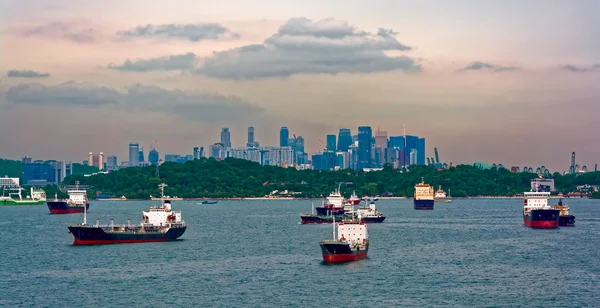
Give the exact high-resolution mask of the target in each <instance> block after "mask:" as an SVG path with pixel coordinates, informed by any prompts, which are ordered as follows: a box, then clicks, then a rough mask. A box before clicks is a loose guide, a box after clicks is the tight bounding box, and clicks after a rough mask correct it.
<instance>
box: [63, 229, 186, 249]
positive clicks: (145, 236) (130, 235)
mask: <svg viewBox="0 0 600 308" xmlns="http://www.w3.org/2000/svg"><path fill="white" fill-rule="evenodd" d="M68 228H69V232H70V233H71V234H73V237H74V239H73V245H104V244H127V243H148V242H168V241H175V240H177V239H178V238H179V237H181V236H182V235H183V233H184V232H185V230H186V228H187V227H173V228H170V229H169V230H168V231H167V232H166V233H161V232H147V233H146V232H105V231H104V230H103V229H102V228H100V227H94V226H70V227H68Z"/></svg>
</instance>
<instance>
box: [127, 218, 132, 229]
mask: <svg viewBox="0 0 600 308" xmlns="http://www.w3.org/2000/svg"><path fill="white" fill-rule="evenodd" d="M127 226H128V227H131V218H127Z"/></svg>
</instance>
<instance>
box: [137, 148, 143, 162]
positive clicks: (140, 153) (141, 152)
mask: <svg viewBox="0 0 600 308" xmlns="http://www.w3.org/2000/svg"><path fill="white" fill-rule="evenodd" d="M138 162H140V163H143V162H144V147H141V148H140V152H139V153H138Z"/></svg>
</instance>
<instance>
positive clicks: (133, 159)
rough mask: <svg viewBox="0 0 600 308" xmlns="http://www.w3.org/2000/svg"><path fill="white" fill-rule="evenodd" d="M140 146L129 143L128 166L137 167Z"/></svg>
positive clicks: (135, 143)
mask: <svg viewBox="0 0 600 308" xmlns="http://www.w3.org/2000/svg"><path fill="white" fill-rule="evenodd" d="M139 159H140V144H139V143H137V142H130V143H129V166H131V167H137V166H138V165H139V164H140V160H139Z"/></svg>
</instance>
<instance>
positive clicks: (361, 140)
mask: <svg viewBox="0 0 600 308" xmlns="http://www.w3.org/2000/svg"><path fill="white" fill-rule="evenodd" d="M372 138H373V131H372V130H371V127H370V126H359V127H358V169H359V170H360V169H363V168H371V165H372V163H371V148H372V144H371V140H372Z"/></svg>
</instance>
